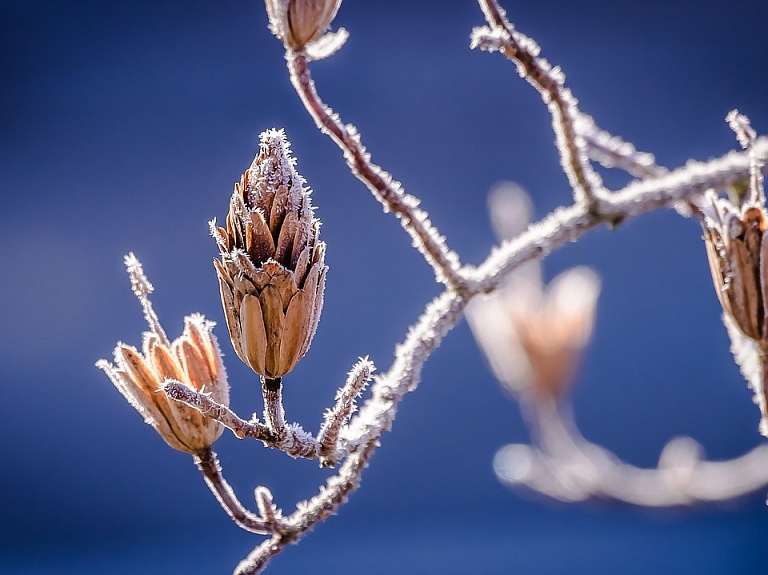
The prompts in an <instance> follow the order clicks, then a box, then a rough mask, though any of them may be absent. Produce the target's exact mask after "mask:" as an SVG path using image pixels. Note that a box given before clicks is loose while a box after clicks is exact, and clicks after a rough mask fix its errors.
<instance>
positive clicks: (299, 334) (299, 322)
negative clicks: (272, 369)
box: [280, 292, 309, 372]
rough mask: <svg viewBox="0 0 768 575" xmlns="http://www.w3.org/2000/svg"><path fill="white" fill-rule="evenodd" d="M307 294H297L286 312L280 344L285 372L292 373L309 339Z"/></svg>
mask: <svg viewBox="0 0 768 575" xmlns="http://www.w3.org/2000/svg"><path fill="white" fill-rule="evenodd" d="M305 297H306V294H305V293H304V292H296V295H294V296H293V297H292V298H291V302H290V303H289V304H288V310H287V311H286V312H285V325H284V327H283V335H282V338H281V340H282V341H281V343H280V366H281V367H282V369H283V370H284V371H285V372H289V371H291V370H292V369H293V368H294V366H295V365H296V363H297V362H298V361H299V359H300V358H301V355H300V354H299V352H300V351H301V348H302V345H303V343H304V341H305V340H306V339H307V337H306V336H307V329H306V327H307V324H308V322H307V321H305V316H307V315H309V314H308V313H307V312H308V311H309V310H307V309H306V306H305V305H304V301H305Z"/></svg>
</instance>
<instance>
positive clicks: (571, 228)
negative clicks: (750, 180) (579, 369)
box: [462, 137, 768, 292]
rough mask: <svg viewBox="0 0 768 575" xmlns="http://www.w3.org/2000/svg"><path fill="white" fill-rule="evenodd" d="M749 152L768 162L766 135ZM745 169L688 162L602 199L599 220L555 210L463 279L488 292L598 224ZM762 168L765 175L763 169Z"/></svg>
mask: <svg viewBox="0 0 768 575" xmlns="http://www.w3.org/2000/svg"><path fill="white" fill-rule="evenodd" d="M754 154H755V156H756V157H757V158H758V159H759V160H763V161H765V160H766V159H768V137H763V138H759V139H758V140H757V141H756V142H755V146H754ZM749 169H750V160H749V155H748V154H747V153H745V152H737V151H731V152H729V153H727V154H725V155H724V156H721V157H720V158H716V159H713V160H710V161H708V162H693V161H692V162H688V164H687V165H686V166H684V167H682V168H678V169H677V170H673V171H671V172H669V173H668V174H666V175H665V176H662V177H660V178H654V179H651V180H645V181H641V182H633V183H631V184H629V185H628V186H626V187H625V188H623V189H621V190H619V191H617V192H614V193H612V194H610V195H609V196H606V197H601V198H600V199H599V200H598V201H599V207H598V210H597V211H598V212H599V214H600V215H599V216H598V215H596V214H595V213H590V212H589V211H588V210H587V209H585V208H584V207H583V206H580V205H578V204H576V205H573V206H570V207H567V208H559V209H557V210H555V211H554V212H552V213H551V214H549V215H548V216H546V217H545V218H543V219H542V220H541V221H539V222H538V223H535V224H532V225H531V226H529V228H528V230H527V231H526V232H524V233H523V234H521V235H520V236H519V237H517V238H516V239H514V240H511V241H507V242H504V243H502V244H501V246H499V247H498V248H496V249H494V250H493V251H492V252H491V254H490V255H489V256H488V257H487V258H486V260H485V261H484V262H483V263H482V264H480V265H479V266H478V267H477V268H471V267H469V266H465V267H464V268H462V275H464V276H465V277H466V278H467V283H468V287H467V289H468V290H469V291H471V292H475V291H481V292H489V291H492V290H493V289H494V288H495V287H496V286H497V285H498V284H499V282H501V280H502V279H503V278H504V277H505V276H506V275H507V274H508V273H510V272H511V271H512V270H513V269H515V268H516V267H517V266H519V265H520V264H521V263H523V262H525V261H528V260H530V259H532V258H536V257H540V256H542V255H544V254H547V253H549V252H551V251H552V250H553V249H555V248H557V247H559V246H561V245H562V244H564V243H565V242H568V241H574V240H576V239H578V238H579V237H581V236H582V235H584V233H586V232H587V231H589V230H591V229H593V228H595V227H597V226H598V225H599V224H600V223H601V222H602V221H607V222H610V223H613V224H617V223H619V222H622V221H624V220H625V219H627V218H630V217H633V216H637V215H640V214H643V213H647V212H652V211H654V210H658V209H660V208H665V207H672V206H674V205H675V204H676V203H677V202H679V201H681V200H689V199H691V198H694V197H696V196H697V195H698V194H701V193H703V192H704V191H706V190H708V189H711V188H714V189H722V188H726V187H728V186H730V185H732V184H733V183H734V182H736V181H738V180H740V179H742V178H745V177H748V176H749ZM762 169H763V172H765V171H766V168H765V166H763V168H762Z"/></svg>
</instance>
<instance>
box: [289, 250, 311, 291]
mask: <svg viewBox="0 0 768 575" xmlns="http://www.w3.org/2000/svg"><path fill="white" fill-rule="evenodd" d="M310 252H311V248H310V247H309V246H307V247H305V248H304V250H303V251H302V252H301V255H299V259H298V260H297V261H296V268H295V269H296V271H295V272H294V275H293V277H294V281H295V282H296V287H298V288H299V289H303V287H304V283H305V282H306V279H307V270H308V269H309V255H310Z"/></svg>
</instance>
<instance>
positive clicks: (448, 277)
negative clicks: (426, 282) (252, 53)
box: [285, 49, 462, 288]
mask: <svg viewBox="0 0 768 575" xmlns="http://www.w3.org/2000/svg"><path fill="white" fill-rule="evenodd" d="M285 59H286V61H287V63H288V71H289V72H290V75H291V82H292V83H293V87H294V88H295V89H296V92H298V94H299V96H300V97H301V101H302V103H303V104H304V107H305V108H306V109H307V111H308V112H309V114H310V115H311V116H312V118H313V119H314V120H315V123H316V124H317V127H318V128H319V129H320V131H321V132H323V133H324V134H327V135H329V136H330V137H331V139H332V140H333V141H334V142H336V144H337V145H338V146H339V148H341V150H342V151H343V152H344V159H345V160H346V161H347V165H348V166H349V168H350V170H351V171H352V173H353V174H354V175H355V176H357V178H358V179H360V180H361V181H362V182H363V183H364V184H365V185H367V186H368V188H369V189H370V190H371V192H372V193H373V195H374V196H375V197H376V199H377V200H379V202H381V204H382V205H383V206H384V211H385V212H386V211H392V212H393V213H395V215H397V217H398V218H399V219H400V223H401V225H402V226H403V228H405V230H406V231H407V232H408V234H409V235H410V236H411V238H412V239H413V243H414V246H415V247H416V248H417V249H418V250H419V252H421V254H422V255H423V256H424V257H425V259H426V260H427V262H429V264H430V265H431V266H432V268H433V270H434V272H435V277H436V278H437V280H438V281H440V282H442V283H445V284H446V285H448V286H449V287H456V288H460V287H461V285H462V278H461V276H460V275H459V274H458V270H459V267H460V262H459V258H458V256H457V255H456V253H455V252H453V251H451V250H450V249H448V247H447V245H446V243H445V238H444V237H443V236H441V235H440V233H439V232H438V231H437V229H436V228H435V227H434V226H433V225H432V223H431V222H430V221H429V218H428V215H427V213H426V212H425V211H423V210H421V209H419V207H418V206H419V200H418V199H417V198H415V197H414V196H411V195H409V194H406V193H405V191H404V190H403V188H402V186H401V185H400V183H399V182H396V181H395V180H394V179H392V176H391V175H390V174H388V173H387V172H385V171H384V170H382V169H381V168H380V167H379V166H377V165H376V164H374V163H372V162H371V159H370V154H369V153H368V152H367V151H366V150H365V148H364V147H363V145H362V143H361V142H360V135H359V133H358V132H357V129H356V128H355V127H354V126H353V125H352V124H344V123H343V122H342V121H341V119H340V118H339V116H338V114H335V113H334V112H333V111H332V110H331V109H330V108H329V107H328V106H326V105H325V104H324V103H323V101H322V100H321V99H320V96H318V94H317V90H316V89H315V83H314V82H313V80H312V76H311V74H310V71H309V66H308V62H307V57H306V55H305V54H303V53H297V52H293V51H291V50H290V49H289V50H288V51H287V52H286V55H285Z"/></svg>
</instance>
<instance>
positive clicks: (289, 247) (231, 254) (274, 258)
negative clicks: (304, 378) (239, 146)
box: [211, 130, 328, 379]
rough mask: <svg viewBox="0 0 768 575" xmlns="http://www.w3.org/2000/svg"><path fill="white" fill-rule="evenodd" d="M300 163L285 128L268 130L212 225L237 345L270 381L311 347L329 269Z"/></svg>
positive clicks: (223, 294)
mask: <svg viewBox="0 0 768 575" xmlns="http://www.w3.org/2000/svg"><path fill="white" fill-rule="evenodd" d="M295 163H296V161H295V159H294V158H292V157H291V155H290V144H289V143H288V140H287V139H286V138H285V134H284V133H283V131H282V130H279V131H278V130H269V131H267V132H264V133H263V134H262V135H261V149H260V151H259V154H258V155H257V156H256V158H255V159H254V160H253V164H251V167H250V169H248V171H247V172H245V174H243V176H242V178H241V180H240V183H238V184H235V191H234V193H233V194H232V199H231V201H230V206H229V214H228V215H227V225H226V229H225V228H220V227H216V226H215V222H212V223H211V233H212V235H213V236H214V238H215V239H216V242H217V244H218V246H219V251H220V252H221V261H219V260H214V263H215V265H216V272H217V274H218V277H219V285H220V288H221V299H222V303H223V306H224V314H225V316H226V318H227V325H228V326H229V335H230V337H231V339H232V345H233V347H234V348H235V352H236V353H237V355H238V356H239V357H240V359H242V360H243V362H245V363H246V364H247V365H249V366H250V367H251V369H253V370H254V371H255V372H256V373H258V374H260V375H262V376H264V377H265V378H267V379H277V378H279V377H282V376H283V375H285V374H286V373H288V372H289V371H291V370H292V369H293V368H294V366H295V365H296V363H297V362H298V361H299V359H301V358H302V357H303V356H304V354H305V353H306V351H307V350H308V349H309V345H310V343H311V341H312V337H313V336H314V334H315V330H316V329H317V323H318V321H319V319H320V312H321V310H322V307H323V292H324V289H325V275H326V271H327V269H328V268H327V266H326V265H325V244H324V243H323V242H321V241H320V240H319V230H320V221H319V220H318V219H316V218H315V217H314V210H313V208H312V203H311V198H310V191H309V189H307V188H306V187H305V183H306V182H305V181H304V178H302V177H301V176H300V175H299V174H298V172H296V170H295Z"/></svg>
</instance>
